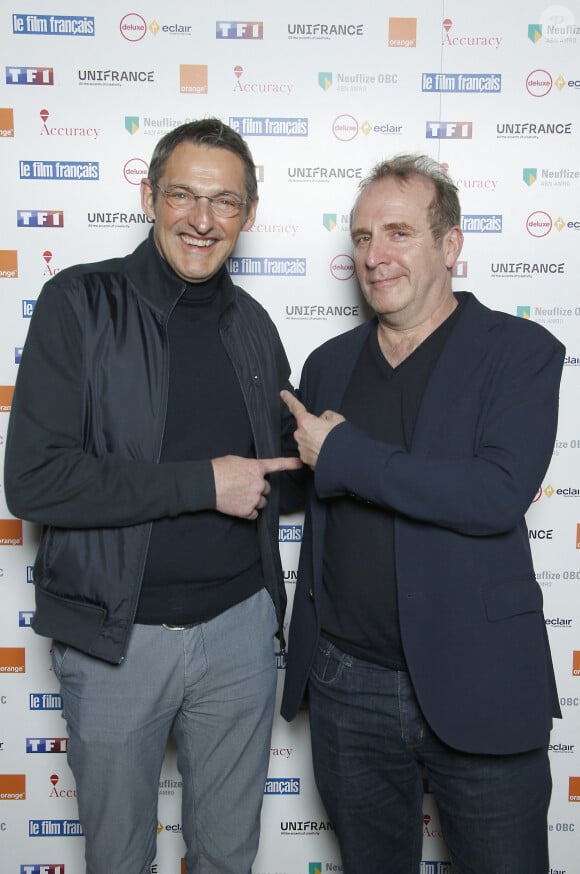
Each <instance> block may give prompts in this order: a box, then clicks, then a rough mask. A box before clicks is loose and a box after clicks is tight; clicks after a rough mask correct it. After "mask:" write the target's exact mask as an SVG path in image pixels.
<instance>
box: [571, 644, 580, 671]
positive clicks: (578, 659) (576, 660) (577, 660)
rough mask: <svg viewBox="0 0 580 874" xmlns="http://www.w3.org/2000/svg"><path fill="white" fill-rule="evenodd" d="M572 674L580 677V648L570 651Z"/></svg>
mask: <svg viewBox="0 0 580 874" xmlns="http://www.w3.org/2000/svg"><path fill="white" fill-rule="evenodd" d="M572 674H573V675H574V676H575V677H580V650H578V649H575V650H574V651H573V652H572Z"/></svg>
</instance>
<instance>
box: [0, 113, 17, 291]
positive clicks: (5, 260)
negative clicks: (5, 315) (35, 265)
mask: <svg viewBox="0 0 580 874" xmlns="http://www.w3.org/2000/svg"><path fill="white" fill-rule="evenodd" d="M0 112H2V110H1V109H0ZM17 277H18V252H17V251H16V249H0V279H16V278H17Z"/></svg>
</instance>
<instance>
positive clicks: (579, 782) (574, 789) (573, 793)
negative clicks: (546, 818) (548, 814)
mask: <svg viewBox="0 0 580 874" xmlns="http://www.w3.org/2000/svg"><path fill="white" fill-rule="evenodd" d="M568 801H580V777H570V785H569V788H568Z"/></svg>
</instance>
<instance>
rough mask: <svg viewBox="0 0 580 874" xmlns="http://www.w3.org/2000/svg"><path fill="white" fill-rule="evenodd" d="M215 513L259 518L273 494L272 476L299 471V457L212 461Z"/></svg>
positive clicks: (228, 456)
mask: <svg viewBox="0 0 580 874" xmlns="http://www.w3.org/2000/svg"><path fill="white" fill-rule="evenodd" d="M211 463H212V467H213V475H214V480H215V493H216V510H218V511H219V512H220V513H225V514H227V515H228V516H238V517H239V518H240V519H257V518H258V513H259V511H260V510H263V509H264V507H265V506H266V503H267V499H268V495H269V493H270V483H269V482H268V480H267V479H266V477H267V475H268V474H269V473H277V472H278V471H282V470H298V468H300V467H302V462H301V461H300V459H299V458H292V457H289V458H242V457H240V456H239V455H224V456H222V457H221V458H212V461H211Z"/></svg>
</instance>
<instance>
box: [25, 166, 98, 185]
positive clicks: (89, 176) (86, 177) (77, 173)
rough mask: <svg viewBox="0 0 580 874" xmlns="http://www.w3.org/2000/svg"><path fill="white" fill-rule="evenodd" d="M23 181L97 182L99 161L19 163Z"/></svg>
mask: <svg viewBox="0 0 580 874" xmlns="http://www.w3.org/2000/svg"><path fill="white" fill-rule="evenodd" d="M18 164H19V170H20V178H21V179H42V180H47V179H57V180H58V181H59V182H66V181H67V180H70V181H73V182H97V181H98V179H99V163H98V161H19V162H18Z"/></svg>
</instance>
